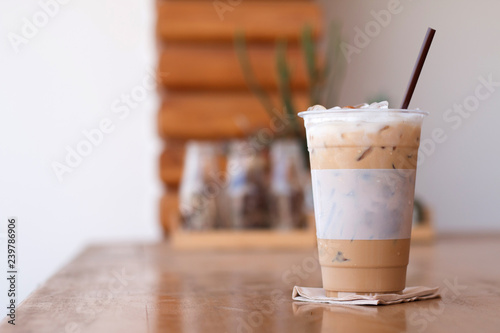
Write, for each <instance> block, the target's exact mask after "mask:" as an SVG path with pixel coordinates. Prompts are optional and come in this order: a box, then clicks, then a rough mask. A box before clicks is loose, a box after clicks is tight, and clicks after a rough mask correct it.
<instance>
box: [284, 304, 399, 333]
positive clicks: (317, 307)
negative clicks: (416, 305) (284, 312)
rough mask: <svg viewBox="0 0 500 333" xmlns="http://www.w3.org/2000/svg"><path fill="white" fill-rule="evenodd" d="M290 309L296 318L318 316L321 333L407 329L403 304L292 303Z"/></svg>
mask: <svg viewBox="0 0 500 333" xmlns="http://www.w3.org/2000/svg"><path fill="white" fill-rule="evenodd" d="M292 308H293V314H294V316H297V317H303V316H307V317H311V316H314V317H316V316H321V315H322V320H321V332H322V333H327V332H375V333H376V332H402V331H406V328H407V323H406V307H405V305H404V304H397V305H389V306H388V305H385V306H372V305H366V306H359V305H333V304H314V303H306V302H294V303H293V304H292ZM389 323H390V324H389Z"/></svg>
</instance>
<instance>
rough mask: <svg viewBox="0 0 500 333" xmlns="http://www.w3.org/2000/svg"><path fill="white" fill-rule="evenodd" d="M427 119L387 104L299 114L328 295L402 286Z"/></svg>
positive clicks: (420, 114) (320, 256)
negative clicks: (419, 155) (421, 145)
mask: <svg viewBox="0 0 500 333" xmlns="http://www.w3.org/2000/svg"><path fill="white" fill-rule="evenodd" d="M425 115H426V113H425V112H423V111H419V110H393V109H388V105H387V102H381V103H374V104H371V105H366V104H363V105H359V106H357V107H355V108H353V107H349V108H339V107H336V108H333V109H329V110H326V109H325V108H323V107H320V106H317V107H314V108H310V110H308V111H306V112H302V113H300V116H302V117H303V118H304V122H305V126H306V132H307V143H308V149H309V156H310V162H311V174H312V185H313V198H314V212H315V218H316V229H317V237H318V250H319V258H320V264H321V269H322V277H323V287H324V289H325V290H326V291H327V295H330V296H335V295H336V294H337V293H338V292H358V293H375V292H377V293H380V292H398V291H401V290H403V289H404V288H405V280H406V266H407V265H408V257H409V246H410V236H411V224H412V223H411V222H412V213H413V195H414V189H415V175H416V167H417V154H418V147H419V143H420V129H421V125H422V119H423V117H424V116H425Z"/></svg>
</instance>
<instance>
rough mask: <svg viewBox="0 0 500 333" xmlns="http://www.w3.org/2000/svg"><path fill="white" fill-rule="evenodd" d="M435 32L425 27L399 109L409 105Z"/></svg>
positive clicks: (406, 107)
mask: <svg viewBox="0 0 500 333" xmlns="http://www.w3.org/2000/svg"><path fill="white" fill-rule="evenodd" d="M435 33H436V30H434V29H432V28H428V29H427V34H426V35H425V39H424V42H423V44H422V48H421V49H420V54H419V55H418V58H417V62H416V63H415V67H413V73H412V74H411V78H410V82H409V83H408V88H406V95H405V98H404V100H403V104H401V109H408V105H410V100H411V97H412V96H413V91H414V90H415V87H416V86H417V81H418V77H419V76H420V72H421V71H422V67H424V62H425V58H426V57H427V53H428V52H429V49H430V47H431V43H432V39H433V38H434V34H435Z"/></svg>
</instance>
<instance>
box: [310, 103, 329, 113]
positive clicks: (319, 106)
mask: <svg viewBox="0 0 500 333" xmlns="http://www.w3.org/2000/svg"><path fill="white" fill-rule="evenodd" d="M321 110H326V108H325V107H324V106H323V105H319V104H316V105H314V106H310V107H309V108H308V109H307V111H321Z"/></svg>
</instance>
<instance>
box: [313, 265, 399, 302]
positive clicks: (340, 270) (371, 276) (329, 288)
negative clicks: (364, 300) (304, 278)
mask: <svg viewBox="0 0 500 333" xmlns="http://www.w3.org/2000/svg"><path fill="white" fill-rule="evenodd" d="M321 274H322V278H323V288H324V289H325V291H326V296H328V297H338V294H339V293H356V294H364V295H369V294H374V293H377V294H380V293H386V294H387V293H391V294H392V293H400V292H401V291H402V290H403V289H404V288H405V284H406V265H405V266H398V267H332V266H322V267H321ZM335 295H337V296H335Z"/></svg>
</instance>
